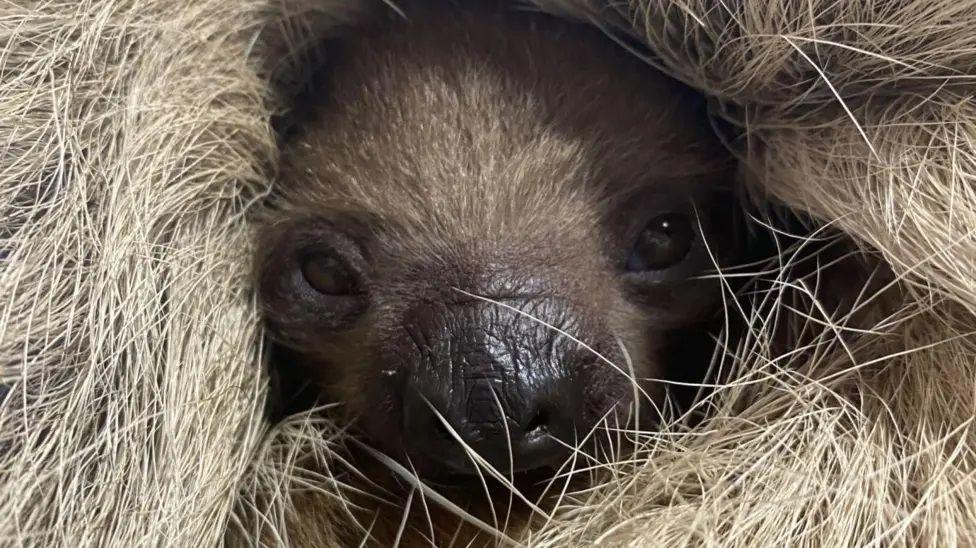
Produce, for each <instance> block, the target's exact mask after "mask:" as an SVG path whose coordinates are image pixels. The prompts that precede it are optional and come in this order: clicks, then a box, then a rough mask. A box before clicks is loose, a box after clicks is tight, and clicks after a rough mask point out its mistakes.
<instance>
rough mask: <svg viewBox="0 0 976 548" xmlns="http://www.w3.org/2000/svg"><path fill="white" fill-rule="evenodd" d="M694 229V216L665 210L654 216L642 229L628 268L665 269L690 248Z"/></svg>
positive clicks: (636, 269) (680, 258) (638, 269)
mask: <svg viewBox="0 0 976 548" xmlns="http://www.w3.org/2000/svg"><path fill="white" fill-rule="evenodd" d="M694 237H695V233H694V229H693V228H692V226H691V220H690V219H689V218H688V216H687V215H683V214H681V213H665V214H663V215H658V216H657V217H654V218H653V219H651V221H650V222H649V223H647V226H645V227H644V230H642V231H641V233H640V236H638V238H637V243H636V244H635V245H634V249H633V251H631V253H630V257H629V258H628V259H627V270H630V271H631V272H644V271H648V270H663V269H665V268H668V267H671V266H674V265H676V264H678V263H680V262H681V261H682V260H683V259H684V258H685V257H686V256H687V255H688V252H689V251H691V246H692V242H693V241H694Z"/></svg>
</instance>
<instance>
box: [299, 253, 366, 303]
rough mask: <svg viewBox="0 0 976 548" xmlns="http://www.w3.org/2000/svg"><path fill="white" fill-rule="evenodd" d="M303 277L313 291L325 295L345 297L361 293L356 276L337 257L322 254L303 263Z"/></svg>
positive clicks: (311, 256)
mask: <svg viewBox="0 0 976 548" xmlns="http://www.w3.org/2000/svg"><path fill="white" fill-rule="evenodd" d="M302 276H303V277H304V278H305V281H306V282H307V283H308V285H309V286H311V288H312V289H314V290H315V291H318V292H319V293H321V294H323V295H333V296H343V295H355V294H358V293H360V287H359V282H358V280H357V278H356V275H355V274H353V272H352V271H351V270H350V269H349V267H348V266H346V265H345V263H343V262H342V261H340V260H339V259H337V258H336V257H334V256H332V255H330V254H328V253H322V252H316V253H312V254H310V255H308V256H307V257H305V259H304V260H303V261H302Z"/></svg>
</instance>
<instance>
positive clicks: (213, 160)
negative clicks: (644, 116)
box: [0, 0, 976, 546]
mask: <svg viewBox="0 0 976 548" xmlns="http://www.w3.org/2000/svg"><path fill="white" fill-rule="evenodd" d="M539 5H540V6H541V7H542V8H544V9H547V10H551V11H553V12H558V13H561V14H566V15H570V16H574V17H578V18H581V19H583V20H586V21H590V22H592V23H594V24H597V25H598V26H600V27H602V28H603V29H604V30H606V31H607V32H608V33H612V34H613V35H614V36H616V37H617V38H618V39H620V40H621V41H623V42H625V43H627V44H628V45H629V46H631V47H633V48H634V50H635V54H638V55H647V54H646V53H645V52H644V51H643V50H642V49H641V48H640V45H641V44H643V45H646V46H647V47H648V48H649V49H650V51H652V52H653V55H648V56H647V59H648V61H650V62H653V63H655V64H657V65H658V66H661V67H662V68H664V69H665V70H666V71H667V72H669V73H671V74H673V75H675V76H677V77H679V78H680V79H682V80H684V81H685V82H687V83H689V84H692V85H694V86H696V87H698V88H699V89H701V90H703V91H704V92H705V93H707V94H709V95H710V96H711V97H713V98H714V99H715V101H714V103H713V106H714V112H715V114H716V115H717V116H719V117H721V118H723V119H724V120H725V121H727V122H728V123H730V124H732V125H733V126H737V127H738V128H739V129H741V130H742V131H743V132H744V133H743V135H742V137H741V138H738V139H736V140H734V141H732V142H730V143H729V145H730V146H732V147H734V148H735V149H736V150H738V151H740V153H741V154H742V155H743V157H744V158H746V159H747V160H748V164H749V166H750V170H749V177H750V181H751V184H752V187H751V188H752V190H753V191H754V196H755V199H756V201H757V202H761V203H762V202H766V201H767V200H775V201H776V202H779V203H782V204H785V205H787V206H789V207H791V208H793V209H795V210H797V211H802V212H807V213H810V214H812V215H814V216H815V217H816V218H817V219H819V221H820V222H822V223H824V224H828V225H831V226H833V227H836V228H837V229H839V230H841V231H842V232H843V234H844V235H845V236H846V237H849V238H850V240H851V241H853V242H855V243H856V244H857V245H858V246H859V248H860V249H861V251H860V253H861V254H862V255H863V256H866V257H873V256H877V257H880V258H881V259H883V261H884V262H885V264H886V265H888V266H889V267H890V268H891V270H892V271H893V272H894V273H895V275H896V278H897V285H898V287H897V288H896V289H897V290H896V291H891V292H888V293H887V294H886V295H885V296H884V298H873V293H874V290H873V289H870V290H867V291H865V292H864V293H863V294H862V295H861V296H860V298H859V300H858V303H859V306H858V309H857V311H858V312H859V314H856V316H857V320H858V323H857V325H854V324H852V323H851V320H852V318H853V317H854V316H847V315H845V316H833V317H831V316H828V315H825V314H824V313H823V311H824V310H825V308H824V307H822V306H820V303H819V302H817V301H816V300H813V299H810V298H808V297H809V296H810V295H811V294H812V288H813V287H814V286H816V285H818V284H821V285H823V284H827V287H830V286H829V284H830V283H840V284H841V285H848V286H849V285H851V282H850V281H849V280H848V279H847V278H842V279H841V280H840V281H839V282H838V281H837V280H836V279H834V280H831V279H830V278H831V276H830V271H829V270H824V276H823V277H816V276H812V277H806V278H803V279H798V278H797V276H796V275H794V272H795V269H792V268H789V265H790V264H791V263H793V262H795V261H794V258H795V257H797V256H798V255H796V254H794V253H792V250H790V249H785V248H784V253H783V255H782V259H781V261H779V262H778V263H777V264H775V265H774V266H775V268H767V269H764V270H763V271H762V272H761V273H759V274H758V277H760V278H764V279H765V280H766V281H767V282H768V284H767V286H768V287H771V289H767V290H766V291H764V292H762V293H754V294H751V295H749V296H740V298H748V299H750V300H751V301H752V302H750V304H752V305H754V306H752V307H751V310H755V312H746V313H745V314H744V315H745V316H746V317H745V318H744V319H745V320H746V321H747V322H748V323H749V325H750V326H751V329H750V330H749V331H748V333H749V337H747V338H746V340H744V341H742V343H741V344H739V345H738V346H736V347H728V348H726V350H727V352H726V353H725V354H723V355H721V356H718V357H717V359H716V367H721V368H722V369H723V370H724V371H725V372H726V373H727V374H728V375H729V378H730V379H731V380H730V381H729V382H727V383H725V384H724V385H723V386H722V387H720V388H718V389H717V390H716V391H715V393H714V395H712V396H711V397H710V398H709V399H708V400H706V402H705V403H704V404H703V405H704V406H705V408H706V409H707V411H708V413H709V418H708V420H706V421H704V422H702V423H700V424H698V425H696V426H694V427H687V426H684V423H682V422H680V421H676V422H675V423H674V424H673V425H671V426H669V427H667V428H665V429H664V430H663V431H661V432H647V433H641V434H640V435H639V439H640V440H642V441H643V442H644V447H643V449H644V450H643V451H641V452H640V453H639V454H637V455H636V456H635V457H634V458H629V459H627V460H625V461H622V462H620V463H618V464H617V465H615V466H613V467H610V468H607V469H604V470H602V471H599V472H600V473H595V475H594V478H593V479H594V481H595V482H596V483H595V485H594V487H593V488H591V489H588V490H579V491H577V492H571V493H566V495H565V496H564V497H562V501H561V504H560V505H559V506H558V507H557V508H556V509H555V511H553V512H552V513H551V515H548V516H545V517H542V518H541V519H539V522H538V523H537V524H536V525H535V526H533V527H530V528H527V529H523V528H519V527H510V528H508V529H507V530H505V531H501V532H499V531H495V532H494V533H492V531H490V530H492V529H499V528H503V524H504V516H499V517H498V518H499V519H498V521H497V523H487V524H482V525H483V526H484V527H485V528H486V529H489V531H486V532H485V533H484V535H485V536H484V538H485V539H489V538H497V539H501V538H508V539H510V540H511V541H512V542H514V543H517V544H527V545H533V546H567V545H569V546H572V545H587V544H589V543H592V542H594V541H602V542H605V543H606V544H608V545H628V544H630V545H642V544H648V543H654V544H663V545H681V544H721V545H728V546H752V545H796V544H801V545H828V546H829V545H863V544H874V545H895V546H898V545H903V546H947V545H973V544H976V525H974V524H976V515H974V513H976V512H974V510H973V505H972V501H973V500H976V481H974V479H973V474H974V473H976V454H974V449H976V432H974V425H973V419H974V417H976V411H974V409H976V386H974V380H973V379H976V359H974V358H973V356H974V355H976V337H974V331H976V317H974V313H976V265H974V262H976V238H974V233H976V190H974V187H976V185H974V182H973V177H974V173H976V155H974V153H973V148H974V147H973V142H974V140H976V110H974V107H973V106H972V105H973V101H972V97H973V95H974V91H976V34H974V33H973V32H972V29H973V28H976V8H974V6H973V4H972V2H969V1H958V0H941V1H935V2H933V1H930V0H906V1H903V2H834V1H827V0H773V1H771V2H766V1H759V0H755V1H753V0H746V1H741V2H715V1H712V0H685V1H680V2H679V1H673V2H672V1H666V0H661V1H651V0H645V1H634V2H630V3H627V2H606V1H604V0H539ZM360 7H361V5H360V4H358V3H350V2H339V1H332V2H329V1H312V0H309V1H308V2H304V3H296V2H290V1H289V2H286V3H280V2H279V1H278V0H274V1H271V0H268V1H257V0H244V1H238V0H235V1H228V0H193V1H189V0H186V1H182V0H167V1H165V2H164V1H158V2H135V1H130V0H101V1H99V0H83V1H80V2H77V1H71V2H58V1H52V2H46V3H36V2H8V3H5V4H2V5H0V43H2V44H4V48H3V50H2V51H0V120H2V122H0V368H2V370H0V379H2V382H3V383H5V384H7V385H8V386H9V393H8V394H7V395H6V397H5V398H4V399H3V402H2V403H0V539H2V540H0V542H2V543H4V544H21V545H30V546H39V545H51V546H53V545H73V546H87V545H97V546H133V545H144V544H154V543H169V544H175V545H191V544H192V545H197V544H217V543H220V542H231V543H234V544H241V545H258V544H261V543H264V544H268V545H302V544H305V545H308V544H317V545H335V544H342V543H341V542H340V541H339V540H338V539H339V538H346V539H348V538H350V537H349V536H350V535H351V536H352V538H354V539H359V538H362V536H363V531H362V529H369V528H371V527H373V528H375V529H376V530H379V529H380V528H386V529H389V530H391V531H392V532H393V533H396V532H397V531H398V529H399V528H400V522H399V521H398V520H397V519H396V518H393V519H388V518H387V517H383V516H386V514H383V515H382V516H381V517H380V518H378V519H377V520H375V521H372V520H370V519H366V520H364V519H362V517H361V516H362V514H361V513H358V512H353V511H351V510H350V507H349V500H350V496H351V493H350V491H349V490H348V486H349V485H350V484H351V482H350V481H349V480H350V479H351V478H352V477H353V476H350V474H351V472H350V470H349V467H348V465H347V463H346V462H345V461H344V460H343V455H344V451H343V449H342V445H343V443H344V441H343V440H344V437H343V435H342V432H341V431H340V430H339V429H338V428H337V427H336V426H335V425H331V424H327V423H324V422H322V421H320V420H316V419H313V418H310V417H296V418H295V419H293V420H290V421H286V422H285V423H283V424H281V425H278V426H277V427H275V428H274V429H271V430H269V429H268V428H267V426H266V424H265V422H264V419H263V417H262V406H263V399H264V394H265V388H264V385H265V381H264V379H263V377H262V374H261V364H262V357H261V356H262V351H261V342H260V341H261V337H260V331H259V329H258V324H257V314H256V310H255V308H254V306H253V303H252V300H251V293H250V288H249V286H248V279H247V276H246V274H247V272H248V271H249V269H248V267H247V264H248V260H249V253H248V251H249V248H248V244H247V223H246V218H245V212H246V210H247V208H248V205H249V204H251V203H252V202H254V201H256V200H259V199H260V198H261V197H262V195H263V194H264V192H265V191H266V189H267V185H268V182H269V181H270V180H271V178H272V173H273V167H274V162H275V152H274V147H275V142H274V139H273V134H272V132H271V130H270V127H269V124H268V119H269V117H270V115H271V114H272V113H273V112H275V111H277V109H278V108H279V104H278V103H277V102H276V100H275V98H274V97H273V95H272V93H271V89H272V86H271V85H270V84H269V81H268V80H269V79H271V78H274V79H275V80H276V81H279V82H280V81H283V79H284V77H283V76H282V73H284V74H288V73H289V72H290V71H289V70H284V71H282V73H279V72H274V73H273V74H272V73H269V72H267V71H266V68H267V67H268V66H269V65H268V64H267V60H268V59H271V60H273V61H275V62H277V65H276V66H282V65H291V66H295V65H299V66H300V65H302V64H303V63H301V62H300V60H301V59H300V56H297V57H292V56H289V55H284V53H287V52H291V51H296V52H297V51H304V49H303V48H300V47H299V46H300V45H301V44H302V43H303V42H306V41H307V40H309V39H310V37H311V36H319V35H321V34H322V33H328V32H333V31H339V30H341V29H340V28H339V27H337V25H339V26H340V27H341V25H342V24H344V23H345V22H347V21H348V20H349V19H350V18H351V17H355V16H356V15H357V14H358V13H359V11H360V10H359V8H360ZM305 16H310V18H306V17H305ZM281 29H285V32H283V33H282V32H279V31H280V30H281ZM269 36H275V37H276V38H275V39H274V40H269V41H267V42H265V40H264V38H265V37H269ZM282 38H283V39H282ZM291 61H295V63H291ZM282 62H283V64H282ZM818 234H819V233H818ZM824 234H826V233H824ZM785 240H786V238H785V237H784V241H785ZM799 245H803V244H802V242H801V243H800V244H799ZM727 303H728V306H727V312H728V314H729V316H730V317H735V316H736V315H739V314H742V311H743V310H747V309H745V308H740V307H739V306H738V305H737V303H736V302H735V301H733V300H731V299H730V300H728V301H727ZM882 303H884V305H883V306H882ZM784 331H785V332H786V333H787V334H789V335H790V336H792V337H795V338H796V340H797V341H802V342H803V344H796V345H792V346H789V347H788V348H787V349H785V350H784V349H782V348H780V347H778V346H775V345H772V344H771V343H770V341H771V339H773V338H774V337H773V335H774V333H780V332H784ZM407 476H409V473H407ZM408 479H409V478H408ZM360 485H362V483H360ZM309 497H313V498H315V499H316V500H317V504H315V505H313V506H309V505H307V504H305V502H307V500H308V498H309ZM436 499H437V493H436V492H435V490H433V489H432V488H430V487H424V486H418V491H416V492H415V494H414V495H413V496H412V498H411V499H410V500H411V501H412V503H413V504H414V505H415V507H416V508H418V509H419V510H418V511H419V512H420V515H421V516H422V515H423V507H424V506H423V505H422V504H421V503H426V504H429V505H433V504H435V502H436ZM458 510H459V511H460V510H461V509H458ZM303 512H305V513H303ZM353 517H355V518H357V519H358V520H359V524H357V523H356V522H354V521H353ZM383 520H388V521H387V522H384V521H383ZM496 526H497V527H496ZM426 528H427V524H426V522H425V520H424V519H416V520H414V519H411V520H406V521H405V522H404V527H403V529H404V530H411V529H412V530H416V531H419V532H420V534H423V532H424V531H425V530H426Z"/></svg>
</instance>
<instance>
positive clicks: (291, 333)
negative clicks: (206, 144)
mask: <svg viewBox="0 0 976 548" xmlns="http://www.w3.org/2000/svg"><path fill="white" fill-rule="evenodd" d="M401 7H402V8H404V11H405V12H406V14H407V19H403V18H400V17H399V16H394V15H390V16H388V17H381V18H378V20H377V21H374V22H373V23H371V24H370V25H369V26H367V27H363V28H359V29H355V30H354V31H353V32H350V33H349V37H348V38H346V39H343V40H341V41H339V42H338V43H336V44H334V45H333V46H332V49H331V51H330V53H331V56H330V59H331V62H330V66H329V71H328V82H327V84H326V85H325V87H323V88H322V90H321V91H320V96H318V97H313V98H312V101H311V106H312V108H311V109H310V110H308V112H306V113H304V114H303V115H302V118H301V119H300V120H298V122H299V124H298V125H297V128H296V130H295V131H294V132H293V133H292V134H290V135H289V136H288V137H287V139H285V140H284V142H283V145H282V168H281V173H280V177H279V182H278V185H277V190H276V195H275V196H274V197H273V205H274V207H273V209H272V210H270V212H269V214H268V218H267V220H266V222H264V223H263V225H262V227H261V236H260V242H259V256H258V260H257V275H258V278H259V292H260V298H261V303H262V306H263V309H264V312H265V316H266V319H267V323H268V326H269V331H270V333H271V334H272V336H273V338H274V341H275V343H276V344H277V345H278V347H279V349H280V352H279V354H278V355H277V360H278V363H277V364H276V365H277V366H279V367H281V368H283V369H285V370H290V371H291V372H292V374H297V375H298V376H300V377H303V378H306V379H308V380H309V382H310V384H311V385H312V386H314V387H315V393H316V394H317V395H318V396H320V399H321V400H324V401H330V402H338V403H340V404H341V407H340V409H341V412H342V413H344V414H345V415H346V416H347V417H349V418H351V419H354V421H355V424H356V425H357V427H358V429H359V430H360V431H361V432H362V433H363V435H364V436H365V437H366V438H367V439H368V440H369V442H370V443H371V444H373V445H375V446H377V447H379V448H380V449H382V450H384V451H386V452H388V453H390V454H392V455H395V456H397V457H400V458H403V459H408V460H409V461H410V463H411V465H412V466H413V467H414V468H415V469H417V470H418V471H419V472H420V473H422V474H428V475H429V474H435V473H437V472H438V471H450V472H459V473H469V472H471V471H473V469H474V468H473V464H472V460H471V458H470V457H469V455H467V453H466V452H465V450H464V449H463V448H462V446H461V444H460V443H459V442H458V439H460V440H462V441H463V442H464V443H465V444H467V445H468V446H470V447H471V448H473V449H475V450H476V451H477V452H478V453H479V454H480V455H482V456H483V457H484V458H485V459H486V460H487V461H488V462H489V463H490V464H492V465H493V466H495V467H497V468H498V469H499V470H514V471H519V470H529V469H535V468H540V467H549V466H554V465H558V464H559V462H560V461H561V460H562V459H563V458H565V456H566V453H567V451H566V446H567V445H575V444H577V443H579V442H582V441H584V439H586V438H587V437H588V435H589V434H590V433H591V432H592V431H593V430H594V428H597V427H598V426H599V425H600V424H607V423H609V424H611V425H613V424H614V423H617V424H619V423H621V422H626V421H628V420H630V418H632V417H633V416H634V413H633V411H634V409H635V406H640V407H642V410H641V411H640V415H641V416H643V417H645V418H648V419H650V420H652V421H653V420H654V418H655V412H654V409H655V406H658V405H660V404H661V403H662V399H663V397H664V396H663V395H664V389H663V387H662V385H661V383H660V382H658V381H659V379H661V378H662V377H664V376H665V375H666V374H667V370H668V368H669V367H673V366H674V364H673V363H672V362H673V360H672V359H670V358H671V357H672V356H671V355H670V353H671V351H672V349H673V341H674V340H675V337H676V336H677V337H679V338H680V337H683V336H684V335H683V334H686V333H690V332H692V331H694V330H695V329H697V327H696V326H699V325H701V324H702V322H706V321H708V319H709V318H710V317H711V316H712V315H713V314H714V311H715V309H716V307H717V300H718V297H719V291H720V288H719V286H718V282H717V281H715V280H714V279H707V278H705V277H704V275H706V274H708V273H709V272H710V271H712V270H713V269H714V266H715V262H716V261H717V262H718V263H719V264H722V263H725V262H728V261H730V260H731V259H732V258H733V257H734V255H735V241H734V239H735V232H736V231H735V228H734V226H733V217H734V215H733V214H732V210H733V208H734V207H735V206H734V204H733V202H732V200H731V198H730V196H729V192H730V188H731V184H732V180H733V177H734V175H733V174H734V171H735V169H734V164H733V161H732V159H731V158H730V157H729V156H728V155H727V154H726V153H725V152H724V150H723V148H722V147H721V146H720V144H719V143H718V142H717V141H716V139H715V137H714V135H713V134H712V133H711V131H710V130H709V124H708V122H707V120H706V119H705V115H704V111H703V108H702V105H701V102H700V100H699V99H698V98H697V97H696V96H695V95H694V94H692V93H690V92H689V91H688V90H687V89H685V88H683V87H682V86H680V85H678V84H677V83H675V82H672V81H670V80H668V79H666V78H665V77H663V76H662V75H660V74H658V73H656V72H654V71H653V70H652V69H650V68H649V67H647V66H645V65H643V64H642V63H641V62H640V61H638V60H637V59H635V58H633V57H632V56H631V55H629V54H628V53H626V52H625V51H623V50H622V49H620V48H619V47H618V46H617V45H615V44H613V43H612V42H611V41H610V40H609V39H608V38H606V37H605V36H603V35H601V34H599V33H598V32H596V31H593V30H589V29H585V28H580V27H578V26H575V25H572V24H569V23H564V22H558V21H555V20H553V19H549V18H544V17H542V16H537V15H531V14H526V13H507V12H505V11H504V10H499V9H491V8H488V7H484V6H482V7H477V8H471V7H467V8H464V9H457V8H449V7H447V6H440V7H439V9H434V10H430V11H428V10H426V9H424V8H422V7H418V6H410V5H409V4H407V5H406V6H403V5H401ZM679 365H680V366H681V367H687V365H686V364H679Z"/></svg>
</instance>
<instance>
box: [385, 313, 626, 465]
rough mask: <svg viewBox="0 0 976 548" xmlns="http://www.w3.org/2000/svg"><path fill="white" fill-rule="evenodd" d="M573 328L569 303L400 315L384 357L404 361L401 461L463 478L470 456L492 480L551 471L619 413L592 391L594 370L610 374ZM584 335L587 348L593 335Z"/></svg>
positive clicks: (620, 399)
mask: <svg viewBox="0 0 976 548" xmlns="http://www.w3.org/2000/svg"><path fill="white" fill-rule="evenodd" d="M579 324H580V322H579V320H578V318H577V316H575V315H574V314H573V310H572V306H571V304H569V303H567V302H565V301H561V300H559V299H555V298H551V297H542V298H525V299H520V298H510V299H506V300H504V301H498V302H487V301H485V300H481V299H477V298H471V299H461V300H458V301H457V302H450V303H444V302H424V303H421V304H418V305H416V306H414V307H412V308H410V309H409V310H407V311H406V313H405V316H404V319H403V329H402V333H401V334H400V337H399V340H398V341H397V344H396V345H395V347H394V348H395V351H398V352H399V353H400V356H401V359H402V358H406V360H407V362H408V364H407V366H406V367H405V375H404V378H403V380H402V382H403V385H402V388H401V389H402V402H403V424H402V432H403V443H404V446H405V449H406V450H407V452H408V454H414V455H419V456H420V457H421V459H422V460H424V461H427V462H430V463H434V464H436V465H438V466H440V467H442V468H444V469H446V470H450V471H454V472H473V470H474V462H473V459H472V456H471V455H470V451H474V452H476V453H477V454H478V455H479V456H480V457H481V458H483V459H485V460H486V461H487V462H488V463H489V464H490V465H492V466H494V467H495V468H496V469H498V470H499V471H502V472H509V471H514V472H518V471H524V470H531V469H537V468H541V467H549V466H553V465H558V464H559V463H560V462H561V460H562V459H563V458H565V457H566V456H567V455H568V453H569V448H570V447H573V446H575V445H576V444H577V442H578V441H579V440H580V439H582V438H584V437H585V436H586V435H587V434H588V433H589V431H590V430H591V429H592V428H593V427H594V425H595V424H596V422H597V420H598V419H599V418H600V417H601V416H603V415H605V414H606V413H607V412H608V411H609V410H610V409H612V408H613V407H614V406H615V405H620V404H621V403H623V404H629V401H628V400H627V396H628V395H627V394H626V393H613V392H612V391H611V392H608V391H606V390H601V389H600V388H599V386H598V385H599V384H600V382H599V380H596V382H594V381H595V379H594V376H595V375H596V373H595V372H596V371H597V370H599V371H601V372H602V373H601V374H602V375H614V374H617V373H613V372H608V371H607V366H606V365H605V364H603V363H602V360H601V358H600V357H599V356H597V355H596V354H595V353H594V352H595V349H594V350H588V349H586V348H584V347H583V346H582V345H581V344H580V341H578V340H574V339H577V337H576V336H575V335H573V333H579V332H580V331H582V330H584V329H585V327H584V326H581V325H579ZM585 330H586V331H587V335H589V338H590V339H591V340H592V339H593V336H594V334H597V333H599V331H598V330H594V329H592V328H590V329H585ZM602 346H606V345H602ZM618 384H623V383H618ZM587 387H590V390H587Z"/></svg>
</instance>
